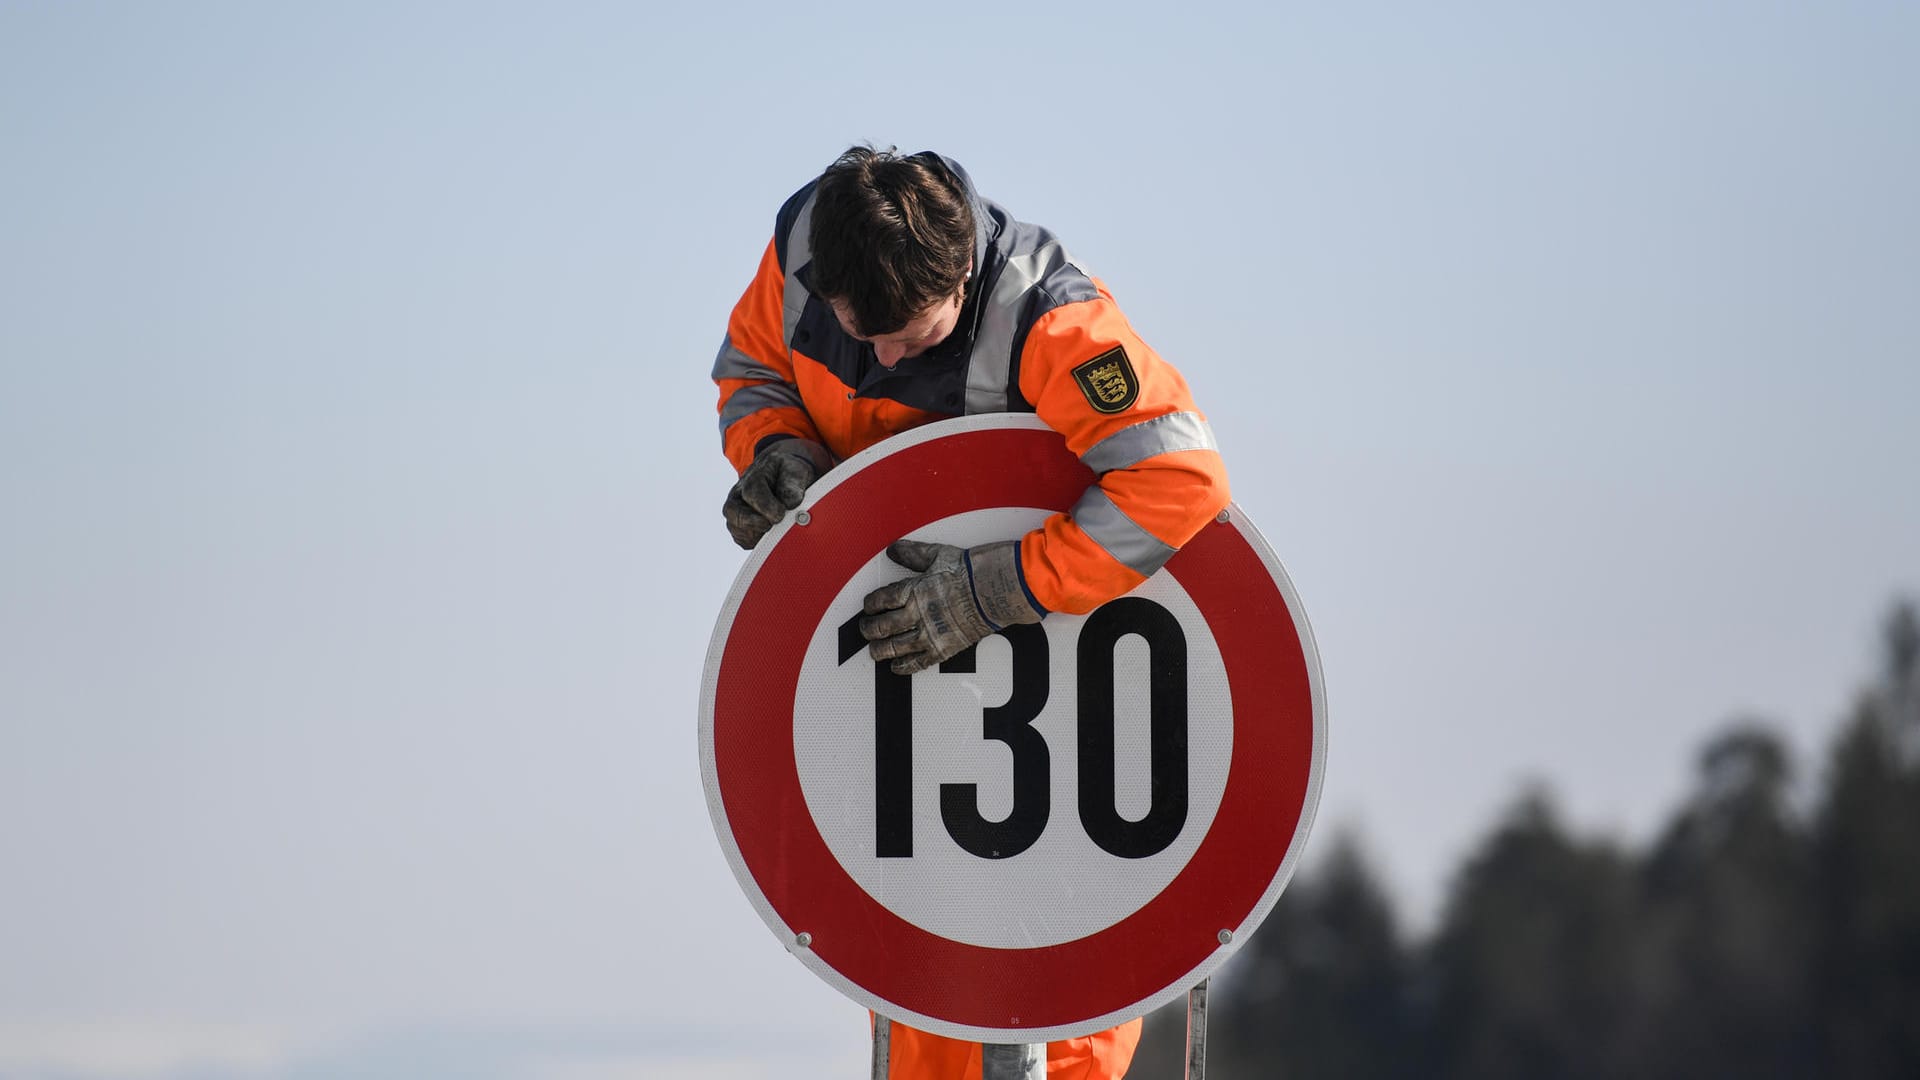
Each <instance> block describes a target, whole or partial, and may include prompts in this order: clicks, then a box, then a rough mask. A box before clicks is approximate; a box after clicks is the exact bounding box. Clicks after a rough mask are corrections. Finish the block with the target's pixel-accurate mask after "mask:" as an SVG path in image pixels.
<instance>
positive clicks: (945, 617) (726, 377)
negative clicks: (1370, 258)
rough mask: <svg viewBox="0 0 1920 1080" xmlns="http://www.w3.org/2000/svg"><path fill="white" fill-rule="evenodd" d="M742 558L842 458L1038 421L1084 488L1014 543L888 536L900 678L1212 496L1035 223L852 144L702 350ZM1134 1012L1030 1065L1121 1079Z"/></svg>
mask: <svg viewBox="0 0 1920 1080" xmlns="http://www.w3.org/2000/svg"><path fill="white" fill-rule="evenodd" d="M713 379H714V382H715V383H716V384H717V385H718V387H719V392H720V399H719V413H720V436H721V443H722V447H723V449H724V450H725V453H726V455H727V459H728V460H729V461H730V462H731V463H732V464H733V466H734V469H735V470H736V471H737V472H738V473H739V474H740V478H739V481H738V482H737V483H735V484H734V485H733V487H732V489H731V490H730V491H729V492H728V493H727V497H726V501H725V503H724V506H723V509H722V512H723V515H724V517H725V519H726V525H727V529H728V531H729V533H730V534H731V535H732V537H733V539H734V541H735V542H736V543H738V544H739V545H740V546H741V547H743V548H748V549H751V548H752V547H753V546H754V545H756V544H757V543H759V541H760V539H761V538H762V537H763V536H765V535H766V533H767V531H768V530H770V529H771V528H773V526H774V525H776V524H778V523H779V522H780V521H781V520H782V518H783V517H784V516H785V515H786V514H787V513H788V512H790V511H792V510H793V509H794V508H795V507H797V506H798V505H799V504H800V502H801V499H802V498H803V497H804V495H805V493H806V490H807V488H808V486H809V485H811V484H812V483H814V481H816V480H818V479H819V478H820V477H821V476H823V475H825V474H826V473H827V472H828V471H830V470H831V469H833V468H834V466H835V465H836V464H837V463H839V462H840V461H842V460H845V459H846V458H847V457H849V456H851V455H853V454H855V453H858V452H859V451H861V450H863V449H865V448H867V447H869V446H872V445H874V444H875V443H878V442H880V441H881V440H883V439H885V438H887V437H888V436H890V435H895V434H898V433H900V432H903V431H907V430H909V429H911V428H915V427H918V426H920V425H922V424H926V423H930V422H932V421H935V420H941V419H946V418H949V417H954V416H962V415H976V414H980V413H1008V412H1028V413H1034V414H1036V415H1038V416H1039V418H1040V419H1041V420H1042V421H1043V422H1045V423H1046V424H1047V425H1048V426H1049V427H1051V428H1053V429H1054V430H1055V431H1057V432H1059V433H1060V434H1061V435H1062V436H1064V437H1065V439H1066V444H1067V448H1068V449H1069V450H1070V451H1072V452H1073V453H1074V454H1075V455H1077V456H1078V457H1079V458H1080V460H1081V461H1082V462H1083V463H1085V464H1086V465H1087V467H1088V468H1090V469H1091V470H1092V471H1093V473H1094V474H1095V477H1096V479H1095V481H1094V483H1093V484H1091V485H1089V486H1088V488H1087V489H1086V491H1085V493H1084V494H1083V495H1082V496H1081V497H1080V498H1079V500H1078V501H1077V502H1076V503H1075V504H1074V505H1073V507H1072V508H1071V509H1070V510H1069V511H1067V512H1065V513H1059V514H1054V515H1053V516H1051V517H1050V518H1048V519H1047V520H1046V521H1045V522H1044V523H1042V524H1041V525H1040V527H1038V528H1036V529H1034V530H1032V531H1031V532H1028V533H1027V534H1026V535H1024V536H1010V537H1006V538H1005V539H1002V540H998V541H995V542H992V543H987V544H980V545H976V546H973V547H968V548H961V547H957V546H953V545H948V544H938V543H927V542H921V541H916V540H911V539H904V538H903V539H900V540H898V541H896V542H895V543H893V544H892V545H890V546H889V547H888V548H887V554H888V556H889V557H890V558H891V559H892V560H893V561H894V562H896V563H898V564H899V565H901V566H902V567H904V568H905V569H906V570H907V571H909V573H908V575H907V576H906V577H903V578H901V579H900V580H898V581H895V582H893V583H890V584H888V585H884V586H882V587H881V588H879V589H876V590H874V591H873V592H872V593H870V594H868V596H867V597H866V598H865V602H864V605H863V610H864V612H865V614H864V617H863V618H862V619H861V622H860V631H861V634H862V635H863V636H864V637H865V638H866V639H867V641H868V651H869V652H870V653H871V655H872V656H873V658H874V659H875V660H876V661H883V662H886V663H888V664H889V665H890V666H891V667H892V669H893V670H894V671H895V672H898V673H900V674H903V675H906V674H912V673H913V672H916V671H919V670H921V669H923V668H927V667H930V666H933V665H936V664H938V663H940V662H941V661H942V660H945V659H947V658H949V657H951V656H953V655H955V654H957V653H959V652H962V651H963V650H965V649H967V648H968V647H970V646H972V645H973V644H975V643H976V642H978V641H979V640H981V639H982V638H984V637H986V636H988V635H990V634H992V633H994V632H996V631H998V630H1000V629H1002V628H1004V627H1007V626H1010V625H1015V624H1021V623H1037V622H1039V621H1041V620H1042V619H1043V618H1045V617H1046V616H1047V615H1048V614H1049V613H1051V612H1064V613H1068V614H1084V613H1086V612H1088V611H1091V610H1093V609H1094V608H1096V607H1098V606H1100V605H1101V604H1103V603H1105V602H1107V601H1108V600H1111V599H1113V598H1114V597H1117V596H1120V595H1122V594H1124V593H1126V592H1128V591H1129V590H1131V589H1133V588H1134V587H1135V586H1137V585H1139V584H1140V583H1141V582H1143V581H1145V580H1146V579H1147V578H1148V577H1149V576H1151V575H1152V574H1153V573H1154V571H1156V570H1158V569H1159V568H1160V567H1161V565H1162V564H1164V563H1165V562H1166V561H1167V560H1168V559H1169V558H1171V557H1172V556H1173V554H1174V553H1175V552H1176V551H1178V550H1179V548H1180V546H1181V545H1182V544H1184V543H1186V542H1187V540H1189V539H1190V538H1191V537H1192V536H1193V535H1194V534H1195V533H1197V532H1198V531H1199V530H1200V529H1201V527H1202V526H1204V525H1205V524H1206V523H1207V522H1209V521H1211V520H1212V519H1213V518H1214V516H1215V515H1216V514H1217V513H1219V512H1220V511H1221V510H1222V509H1224V508H1225V507H1226V505H1227V501H1228V494H1227V479H1226V471H1225V468H1224V467H1223V466H1222V464H1221V461H1220V455H1219V453H1218V451H1217V449H1216V447H1215V444H1214V439H1213V433H1212V430H1211V429H1210V428H1209V427H1208V425H1207V421H1206V418H1205V417H1204V416H1203V415H1202V414H1201V413H1200V412H1199V410H1198V409H1196V408H1195V406H1194V403H1193V400H1192V397H1191V395H1190V394H1189V392H1188V389H1187V384H1186V381H1185V380H1184V379H1183V378H1182V377H1181V375H1180V373H1179V372H1178V371H1177V370H1175V369H1174V367H1173V366H1172V365H1171V364H1169V363H1167V362H1166V361H1165V360H1162V359H1161V358H1160V356H1159V355H1158V354H1157V353H1155V352H1154V351H1153V350H1152V349H1150V348H1148V347H1147V345H1146V343H1145V342H1143V341H1141V340H1140V338H1139V336H1138V335H1136V334H1135V333H1134V331H1133V328H1132V327H1131V326H1130V325H1128V323H1127V320H1126V317H1125V316H1123V315H1122V314H1121V313H1120V308H1119V306H1118V305H1117V304H1116V303H1115V302H1114V299H1113V296H1112V295H1111V294H1110V293H1109V292H1108V291H1107V288H1106V286H1105V284H1103V283H1102V282H1101V281H1100V280H1099V279H1097V278H1095V277H1093V276H1091V275H1090V274H1089V273H1088V272H1087V271H1086V270H1085V269H1084V268H1083V267H1081V266H1080V265H1079V264H1078V263H1076V262H1075V261H1074V260H1073V257H1072V256H1071V255H1069V254H1068V253H1067V251H1066V249H1065V248H1064V247H1062V246H1061V244H1060V241H1059V239H1058V238H1056V237H1055V236H1054V235H1053V234H1052V233H1051V232H1049V231H1047V230H1046V229H1044V228H1041V227H1039V226H1037V225H1032V224H1028V223H1026V222H1022V221H1017V220H1015V219H1014V218H1013V217H1012V216H1011V215H1009V214H1008V213H1007V211H1006V210H1005V209H1003V208H1001V207H1000V206H999V205H997V204H995V203H993V202H991V201H989V200H987V199H985V198H983V197H981V195H980V194H979V192H978V191H977V190H976V189H975V188H974V184H973V181H972V179H971V177H969V176H968V174H967V172H966V171H965V170H964V169H962V168H961V167H960V165H959V164H958V163H956V162H954V161H952V160H951V159H948V158H946V157H943V156H941V155H939V154H935V153H930V152H927V153H918V154H912V155H901V154H898V153H895V152H894V151H892V150H879V149H875V148H873V147H869V146H856V147H853V148H852V149H849V150H848V151H847V152H846V153H844V154H842V155H840V157H839V158H838V159H837V160H835V161H834V162H833V164H832V165H830V166H829V167H828V168H827V170H826V171H825V172H824V173H822V174H821V175H820V176H819V177H818V178H817V179H815V180H813V181H811V182H810V183H808V184H806V185H805V186H804V187H802V188H801V189H800V190H799V191H798V192H796V193H795V194H794V195H793V196H792V197H791V198H789V199H788V200H787V201H786V203H785V205H783V206H782V207H781V208H780V212H779V214H778V215H777V216H776V218H775V222H774V231H773V237H772V239H771V240H770V241H769V242H768V244H767V248H766V252H765V254H764V255H763V256H762V257H761V260H760V267H759V270H758V272H757V273H756V274H755V275H754V278H753V281H752V283H751V284H749V285H748V286H747V290H746V293H745V294H744V295H743V296H742V297H741V298H740V302H739V303H738V304H737V305H736V306H735V307H734V309H733V314H732V317H731V318H730V319H729V321H728V324H727V334H726V337H725V339H724V340H723V341H722V343H721V346H720V353H719V356H718V357H717V358H716V359H715V361H714V365H713ZM1140 1028H1141V1021H1140V1020H1137V1019H1136V1020H1132V1021H1129V1022H1127V1023H1124V1024H1121V1025H1120V1026H1118V1027H1115V1028H1111V1029H1109V1030H1107V1031H1102V1032H1099V1033H1097V1034H1094V1035H1089V1036H1085V1037H1082V1038H1077V1039H1068V1040H1063V1041H1059V1042H1055V1043H1051V1044H1049V1046H1048V1050H1047V1076H1048V1080H1120V1078H1121V1077H1123V1076H1125V1075H1126V1071H1127V1067H1128V1065H1129V1064H1130V1063H1131V1061H1132V1059H1133V1052H1134V1048H1135V1047H1136V1046H1137V1045H1138V1043H1139V1039H1140ZM980 1070H981V1047H980V1045H979V1044H977V1043H967V1042H964V1041H960V1040H955V1039H949V1038H946V1037H944V1036H940V1035H935V1034H932V1033H929V1032H923V1031H918V1030H915V1029H913V1028H910V1027H908V1026H906V1025H904V1024H898V1023H896V1024H894V1025H893V1028H892V1058H891V1069H890V1072H889V1080H978V1078H979V1076H980Z"/></svg>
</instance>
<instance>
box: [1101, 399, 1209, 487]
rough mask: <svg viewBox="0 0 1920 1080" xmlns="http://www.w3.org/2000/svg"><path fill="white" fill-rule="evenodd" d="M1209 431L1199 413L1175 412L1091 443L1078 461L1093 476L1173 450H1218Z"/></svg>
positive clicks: (1126, 428) (1144, 421) (1142, 422)
mask: <svg viewBox="0 0 1920 1080" xmlns="http://www.w3.org/2000/svg"><path fill="white" fill-rule="evenodd" d="M1218 449H1220V447H1219V446H1217V445H1215V443H1214V441H1213V428H1211V427H1209V426H1207V422H1206V421H1205V420H1202V419H1201V418H1200V414H1199V413H1194V412H1177V413H1168V414H1167V415H1165V416H1156V417H1154V418H1153V419H1151V420H1143V421H1141V422H1140V423H1138V424H1134V425H1132V426H1131V427H1124V428H1121V429H1120V430H1119V431H1116V432H1114V433H1113V434H1111V435H1109V436H1107V437H1106V438H1104V439H1101V440H1100V441H1099V442H1097V443H1094V444H1093V446H1092V447H1090V448H1089V449H1088V450H1087V452H1086V453H1084V454H1081V455H1080V460H1081V461H1082V462H1084V463H1085V464H1086V466H1087V468H1089V469H1092V470H1093V471H1094V472H1097V473H1103V472H1108V471H1110V470H1113V469H1124V468H1126V467H1127V466H1129V465H1132V464H1135V463H1137V462H1141V461H1145V460H1146V459H1148V458H1150V457H1153V456H1154V455H1155V454H1170V453H1172V452H1174V451H1176V450H1218Z"/></svg>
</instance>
